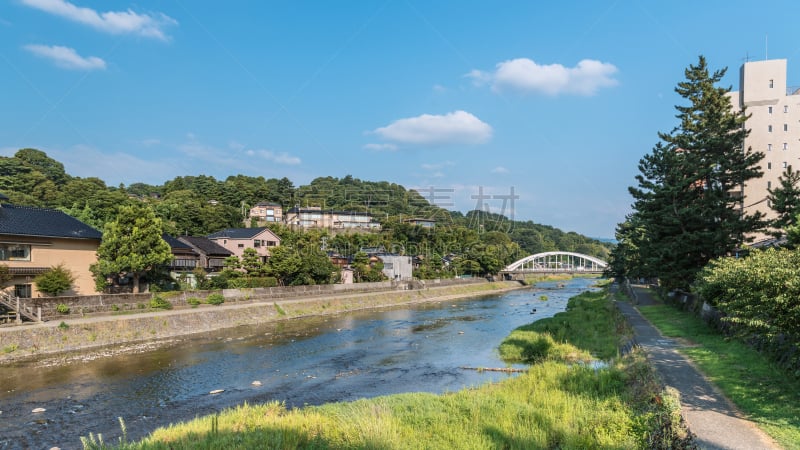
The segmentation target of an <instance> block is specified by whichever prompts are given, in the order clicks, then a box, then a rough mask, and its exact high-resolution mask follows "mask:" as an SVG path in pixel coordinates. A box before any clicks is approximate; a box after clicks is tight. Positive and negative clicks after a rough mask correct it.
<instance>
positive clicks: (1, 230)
mask: <svg viewBox="0 0 800 450" xmlns="http://www.w3.org/2000/svg"><path fill="white" fill-rule="evenodd" d="M0 234H7V235H15V236H40V237H57V238H70V239H98V240H99V239H102V238H103V234H102V233H100V232H99V231H97V230H95V229H94V228H92V227H90V226H89V225H86V224H85V223H83V222H81V221H80V220H78V219H76V218H74V217H72V216H69V215H67V214H66V213H63V212H61V211H58V210H56V209H47V208H35V207H31V206H15V205H9V204H3V205H2V206H1V207H0Z"/></svg>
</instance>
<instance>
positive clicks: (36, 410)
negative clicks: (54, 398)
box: [31, 408, 47, 414]
mask: <svg viewBox="0 0 800 450" xmlns="http://www.w3.org/2000/svg"><path fill="white" fill-rule="evenodd" d="M45 411H47V410H46V409H44V408H36V409H34V410H33V411H31V412H32V413H36V414H38V413H43V412H45Z"/></svg>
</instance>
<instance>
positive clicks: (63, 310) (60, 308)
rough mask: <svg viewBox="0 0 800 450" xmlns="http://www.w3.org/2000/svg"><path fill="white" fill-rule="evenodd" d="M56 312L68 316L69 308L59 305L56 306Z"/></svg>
mask: <svg viewBox="0 0 800 450" xmlns="http://www.w3.org/2000/svg"><path fill="white" fill-rule="evenodd" d="M56 311H57V312H58V313H59V314H69V306H67V305H65V304H63V303H59V304H58V306H56Z"/></svg>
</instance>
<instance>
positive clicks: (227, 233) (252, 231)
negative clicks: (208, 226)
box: [208, 227, 277, 239]
mask: <svg viewBox="0 0 800 450" xmlns="http://www.w3.org/2000/svg"><path fill="white" fill-rule="evenodd" d="M265 230H266V231H269V228H267V227H260V228H226V229H224V230H221V231H217V232H216V233H211V234H209V235H208V238H209V239H220V238H228V239H253V238H254V237H256V236H258V235H259V234H261V233H263V232H264V231H265ZM270 234H272V232H271V231H270ZM276 237H277V236H276Z"/></svg>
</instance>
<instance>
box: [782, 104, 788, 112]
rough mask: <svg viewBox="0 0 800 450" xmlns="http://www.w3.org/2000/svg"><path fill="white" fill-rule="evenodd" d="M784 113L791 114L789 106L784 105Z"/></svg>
mask: <svg viewBox="0 0 800 450" xmlns="http://www.w3.org/2000/svg"><path fill="white" fill-rule="evenodd" d="M783 112H785V113H788V112H789V105H783Z"/></svg>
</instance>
